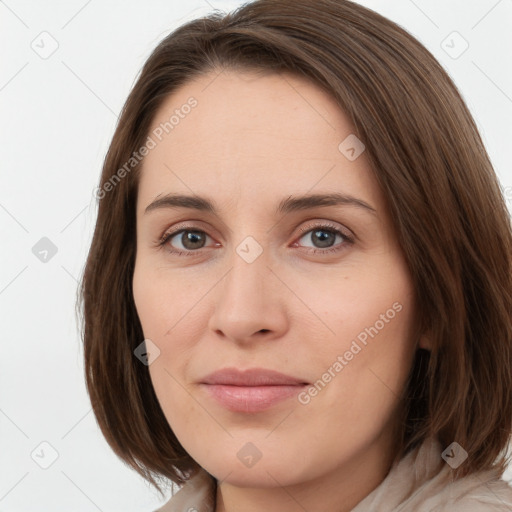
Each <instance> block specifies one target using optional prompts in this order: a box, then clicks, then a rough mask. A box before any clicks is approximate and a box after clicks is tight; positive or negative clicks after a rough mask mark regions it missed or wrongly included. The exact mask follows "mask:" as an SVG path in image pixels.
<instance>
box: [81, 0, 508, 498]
mask: <svg viewBox="0 0 512 512" xmlns="http://www.w3.org/2000/svg"><path fill="white" fill-rule="evenodd" d="M224 69H231V70H241V71H243V70H251V71H257V72H261V73H262V74H265V73H281V72H284V73H294V74H296V75H299V76H301V77H306V78H308V79H309V80H311V81H312V82H313V83H314V84H316V85H317V86H318V87H321V88H322V89H323V90H324V91H327V93H328V94H330V95H331V97H333V98H334V99H335V101H336V102H337V104H338V105H339V107H340V109H341V110H342V111H343V112H344V113H345V114H346V115H347V116H348V118H349V119H350V120H351V122H352V123H353V126H354V129H355V133H356V134H357V136H358V137H359V138H360V139H361V140H362V141H363V142H364V144H365V146H366V155H367V158H368V159H369V162H370V166H371V168H372V173H373V175H374V176H375V179H376V180H377V182H378V184H379V185H380V187H381V190H382V192H383V194H384V197H385V198H386V201H387V204H388V205H389V208H390V212H391V216H392V222H393V225H394V229H395V232H396V234H397V237H398V241H399V243H400V246H401V248H402V250H403V251H404V254H405V257H406V261H407V264H408V267H409V270H410V273H411V276H412V281H413V287H414V290H415V303H416V305H417V310H416V311H415V314H416V317H415V318H416V325H417V328H418V335H419V334H422V333H428V336H429V340H430V341H431V343H432V349H431V350H429V351H427V350H425V349H419V350H418V351H417V353H416V356H415V359H414V363H413V365H412V367H411V369H410V374H409V379H408V382H407V385H406V388H405V390H404V392H403V394H402V395H401V396H400V397H399V399H400V404H401V409H400V410H401V413H400V414H401V417H400V418H399V420H400V425H401V433H400V437H399V443H398V444H399V453H397V454H396V457H397V458H401V457H403V456H404V455H405V454H406V453H407V452H408V451H410V450H411V449H412V448H413V447H415V446H417V445H418V444H419V443H420V442H421V441H422V440H424V439H425V438H426V437H427V436H436V437H437V439H439V441H440V442H441V444H442V446H443V447H446V446H448V445H449V444H451V443H452V442H453V441H456V442H458V443H459V444H460V445H461V446H462V447H463V448H464V449H465V450H466V451H467V452H468V454H469V457H468V459H467V460H466V461H465V463H464V464H462V465H461V466H459V468H457V470H454V472H453V473H452V475H453V476H454V477H455V478H459V477H462V476H465V475H467V474H470V473H473V472H477V471H480V470H485V469H495V470H498V471H499V472H500V474H502V473H503V472H504V470H505V469H506V465H507V464H508V457H509V455H507V451H508V448H509V443H510V435H511V430H512V379H511V375H512V324H511V322H512V320H511V318H512V308H511V305H512V272H511V270H512V269H511V261H512V256H511V255H512V230H511V222H510V216H509V212H508V209H507V205H506V203H505V200H504V198H503V195H502V190H501V187H500V184H499V182H498V180H497V177H496V174H495V172H494V170H493V167H492V164H491V162H490V160H489V157H488V155H487V152H486V149H485V147H484V145H483V142H482V140H481V137H480V135H479V133H478V130H477V127H476V125H475V122H474V120H473V118H472V116H471V114H470V112H469V110H468V108H467V107H466V105H465V103H464V101H463V99H462V98H461V95H460V93H459V92H458V90H457V88H456V86H455V85H454V83H453V82H452V80H451V79H450V78H449V76H448V74H447V73H446V72H445V71H444V70H443V68H442V67H441V66H440V64H439V63H438V62H437V61H436V59H435V58H434V57H433V55H432V54H431V53H430V52H429V51H428V50H427V49H425V48H424V47H423V46H422V45H421V44H420V43H419V42H418V41H417V40H416V39H415V38H414V37H412V36H411V35H410V34H409V33H408V32H406V31H405V30H404V29H402V28H401V27H399V26H398V25H396V24H395V23H393V22H391V21H389V20H388V19H386V18H384V17H383V16H381V15H379V14H377V13H375V12H373V11H371V10H369V9H367V8H364V7H362V6H360V5H358V4H355V3H352V2H351V1H348V0H315V1H313V0H257V1H255V2H252V3H248V4H244V5H242V6H241V7H239V8H238V9H237V10H235V11H234V12H232V13H228V14H226V13H219V12H214V13H213V14H210V15H208V16H206V17H203V18H201V19H196V20H192V21H190V22H187V23H186V24H184V25H182V26H180V27H178V28H177V29H176V30H174V31H173V32H172V33H170V34H169V35H168V36H167V37H165V38H164V39H163V40H162V41H161V42H160V43H159V44H158V46H157V47H156V48H155V49H154V51H153V52H152V54H151V55H150V57H149V58H148V60H147V61H146V62H145V64H144V66H143V68H142V70H141V72H140V75H139V77H138V79H137V81H136V83H135V85H134V87H133V89H132V91H131V92H130V94H129V96H128V98H127V100H126V103H125V105H124V107H123V110H122V113H121V115H120V117H119V120H118V124H117V127H116V130H115V133H114V136H113V140H112V142H111V145H110V147H109V150H108V152H107V154H106V157H105V160H104V164H103V170H102V175H101V184H100V187H99V188H98V189H97V193H96V197H97V199H98V202H99V206H98V217H97V223H96V226H95V231H94V235H93V239H92V244H91V247H90V252H89V254H88V257H87V261H86V265H85V268H84V271H83V275H82V276H81V279H82V280H81V282H80V288H79V290H78V292H79V293H78V296H79V298H78V302H77V311H80V313H79V314H81V315H83V320H84V323H83V326H81V336H82V337H83V343H84V357H85V377H86V384H87V390H88V393H89V396H90V399H91V403H92V407H93V410H94V414H95V416H96V419H97V421H98V424H99V427H100V428H101V431H102V433H103V435H104V436H105V438H106V440H107V442H108V443H109V445H110V446H111V448H112V449H113V450H114V452H115V453H116V454H117V455H118V456H119V457H120V458H121V459H122V460H123V461H124V463H126V464H127V465H129V466H130V467H132V468H133V469H134V470H135V471H137V472H138V473H139V474H140V475H142V476H143V477H144V478H145V479H146V480H148V481H149V482H150V483H151V484H152V485H154V486H155V487H156V488H157V489H158V491H160V492H161V488H160V486H159V482H158V481H157V480H160V479H162V480H164V479H166V478H168V479H170V480H171V481H173V482H175V483H177V484H183V483H184V482H185V481H186V480H187V479H188V478H190V476H191V475H192V474H193V473H194V472H195V470H196V469H198V468H199V465H198V463H197V462H196V461H194V460H193V459H192V458H191V456H190V455H189V454H188V453H187V452H186V451H185V449H184V448H183V447H182V446H181V444H180V442H179V441H178V439H177V438H176V436H175V434H174V433H173V431H172V429H171V427H170V425H169V424H168V422H167V420H166V418H165V416H164V414H163V412H162V410H161V408H160V405H159V402H158V399H157V397H156V395H155V392H154V389H153V386H152V383H151V380H150V375H149V371H148V367H147V366H146V365H144V364H141V362H140V361H139V360H138V359H137V358H136V357H134V349H135V348H136V347H137V346H138V345H140V344H141V342H142V341H143V340H144V335H143V331H142V328H141V324H140V321H139V319H138V315H137V311H136V309H135V304H134V299H133V292H132V278H133V271H134V264H135V255H136V229H135V226H136V224H135V221H136V208H135V206H136V200H137V189H138V182H139V177H140V172H141V162H143V159H142V158H141V159H140V162H139V163H138V164H136V165H133V163H132V164H131V166H132V167H133V168H132V167H130V168H129V169H128V170H127V169H126V167H127V166H126V163H127V162H129V161H130V162H133V159H132V160H130V158H132V157H133V155H134V154H137V155H138V153H136V151H137V150H138V149H139V148H141V146H143V145H144V142H145V140H146V139H147V137H148V130H149V128H150V125H151V122H152V120H153V118H154V116H155V113H156V112H157V110H158V109H159V107H160V106H161V104H162V103H163V101H164V100H165V99H166V97H167V96H168V95H169V94H171V93H172V92H173V91H175V90H176V89H177V88H178V87H180V86H181V85H183V84H186V82H187V81H188V80H190V79H192V78H193V77H195V76H197V75H200V74H204V73H206V72H209V71H218V72H219V73H220V72H222V71H223V70H224ZM199 108H200V107H199ZM340 142H341V141H340ZM123 166H124V167H123ZM123 169H124V172H122V170H123ZM411 341H413V340H411Z"/></svg>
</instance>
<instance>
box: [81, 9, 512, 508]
mask: <svg viewBox="0 0 512 512" xmlns="http://www.w3.org/2000/svg"><path fill="white" fill-rule="evenodd" d="M97 197H98V199H99V212H98V220H97V225H96V230H95V233H94V238H93V241H92V246H91V249H90V254H89V257H88V260H87V265H86V268H85V271H84V276H83V282H82V288H81V293H82V298H83V315H84V319H85V324H84V333H83V336H84V347H85V363H86V379H87V386H88V390H89V393H90V396H91V401H92V405H93V408H94V412H95V415H96V417H97V419H98V422H99V425H100V427H101V429H102V432H103V434H104V435H105V437H106V439H107V441H108V442H109V444H110V445H111V446H112V448H113V450H114V451H115V452H116V453H117V454H118V455H119V456H120V457H121V458H122V459H123V460H124V461H125V462H127V463H128V464H130V465H131V466H132V467H133V468H134V469H135V470H136V471H138V472H139V473H140V474H142V475H143V476H144V477H145V478H147V479H148V480H149V481H150V482H151V483H153V484H154V485H155V486H157V488H158V489H159V490H160V489H161V488H160V485H159V481H161V480H162V479H163V478H168V479H170V480H172V481H173V482H175V483H177V484H180V485H181V484H183V488H182V489H181V490H180V491H179V492H178V493H177V494H176V496H175V497H173V498H171V500H170V501H169V502H168V503H167V504H166V505H165V506H164V507H162V508H161V509H160V510H161V511H174V510H190V511H192V510H197V511H214V510H215V511H216V512H231V511H241V510H242V511H244V512H249V511H259V510H267V511H272V510H280V511H283V510H284V511H295V510H309V511H314V510H336V511H340V512H348V511H357V512H366V511H370V510H371V511H382V512H384V511H391V510H401V511H406V510H407V511H408V510H411V511H424V512H427V511H433V510H436V511H441V510H450V511H454V510H461V511H462V510H464V511H467V510H470V511H484V510H486V511H487V510H496V511H505V510H510V509H511V507H512V489H511V488H510V487H509V486H507V484H506V482H504V481H503V480H501V476H502V474H503V471H504V469H505V467H506V464H507V462H508V460H507V458H506V455H507V448H508V447H509V439H510V434H511V423H512V382H511V379H510V376H511V370H512V351H511V348H512V324H511V312H512V311H511V309H512V308H511V300H512V274H511V254H512V252H511V251H512V234H511V225H510V220H509V216H508V211H507V208H506V205H505V202H504V200H503V198H502V195H501V191H500V187H499V184H498V181H497V178H496V175H495V173H494V171H493V168H492V166H491V163H490V161H489V158H488V156H487V153H486V151H485V148H484V146H483V144H482V141H481V138H480V136H479V134H478V132H477V129H476V127H475V124H474V121H473V119H472V117H471V115H470V113H469V111H468V109H467V108H466V106H465V104H464V102H463V100H462V99H461V97H460V95H459V93H458V92H457V89H456V87H455V86H454V84H453V83H452V81H451V80H450V79H449V77H448V76H447V74H446V73H445V72H444V71H443V70H442V68H441V67H440V65H439V64H438V63H437V61H436V60H435V59H434V58H433V56H432V55H431V54H430V53H429V52H428V51H427V50H426V49H425V48H424V47H423V46H422V45H421V44H420V43H419V42H418V41H416V40H415V39H414V38H413V37H411V36H410V35H409V34H408V33H406V32H405V31H404V30H402V29H401V28H399V27H398V26H397V25H395V24H394V23H392V22H390V21H388V20H386V19H385V18H383V17H382V16H380V15H378V14H376V13H374V12H372V11H370V10H368V9H365V8H363V7H361V6H359V5H357V4H353V3H351V2H348V1H339V0H337V1H334V0H317V1H315V2H313V1H312V0H293V1H291V0H259V1H255V2H253V3H250V4H247V5H244V6H242V7H241V8H240V9H238V10H237V11H235V12H234V13H232V14H228V15H225V16H222V15H220V14H215V15H211V16H209V17H206V18H202V19H199V20H194V21H192V22H189V23H187V24H186V25H184V26H182V27H180V28H178V29H177V30H176V31H174V32H173V33H172V34H170V35H169V36H168V37H166V38H165V39H164V40H163V41H162V42H161V43H160V44H159V45H158V47H157V48H156V49H155V51H154V52H153V54H152V55H151V56H150V58H149V59H148V61H147V62H146V64H145V65H144V68H143V70H142V73H141V75H140V77H139V79H138V81H137V83H136V84H135V86H134V88H133V90H132V92H131V93H130V96H129V98H128V100H127V102H126V104H125V107H124V110H123V112H122V115H121V117H120V120H119V124H118V127H117V129H116V132H115V135H114V138H113V141H112V143H111V146H110V148H109V151H108V154H107V157H106V160H105V163H104V168H103V173H102V177H101V184H100V187H99V188H98V191H97Z"/></svg>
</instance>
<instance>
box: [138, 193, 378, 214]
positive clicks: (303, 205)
mask: <svg viewBox="0 0 512 512" xmlns="http://www.w3.org/2000/svg"><path fill="white" fill-rule="evenodd" d="M337 205H344V206H355V207H357V208H360V209H362V210H365V211H367V212H370V213H372V214H373V215H376V214H377V211H376V210H375V208H373V207H372V206H370V205H369V204H368V203H366V202H365V201H363V200H362V199H358V198H356V197H353V196H350V195H347V194H340V193H335V192H333V193H329V194H311V195H304V196H298V197H293V196H289V197H287V198H285V199H283V200H282V201H281V202H280V203H279V205H278V206H277V208H276V211H275V213H276V214H286V213H291V212H295V211H300V210H308V209H311V208H317V207H322V206H337ZM161 208H189V209H192V210H199V211H204V212H207V213H212V214H214V215H216V214H217V211H218V208H217V207H216V205H215V202H214V201H212V200H211V199H208V198H207V197H201V196H197V195H190V196H189V195H183V194H173V193H171V194H166V195H165V196H163V197H160V198H158V199H155V200H154V201H153V202H152V203H151V204H149V205H148V206H147V207H146V209H145V211H144V214H146V213H149V212H151V211H153V210H157V209H161Z"/></svg>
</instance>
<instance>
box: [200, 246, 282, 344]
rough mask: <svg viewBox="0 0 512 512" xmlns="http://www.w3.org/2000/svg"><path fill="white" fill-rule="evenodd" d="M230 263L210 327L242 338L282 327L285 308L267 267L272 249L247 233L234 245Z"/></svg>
mask: <svg viewBox="0 0 512 512" xmlns="http://www.w3.org/2000/svg"><path fill="white" fill-rule="evenodd" d="M228 265H229V271H228V273H227V275H225V278H224V279H223V284H222V285H221V286H220V287H219V290H218V293H217V294H216V297H215V304H214V306H213V308H214V311H213V314H212V316H211V318H210V328H211V329H213V330H214V331H217V332H222V333H223V334H224V335H225V336H226V337H228V338H231V339H232V340H239V341H244V340H248V339H250V337H251V336H252V335H253V334H255V333H257V332H259V331H261V330H266V331H269V330H270V331H280V330H281V329H282V328H283V327H284V325H285V319H284V316H283V313H284V311H283V309H282V307H281V306H282V305H280V304H278V302H279V294H278V293H277V289H276V283H273V282H272V272H271V271H270V270H269V268H268V267H270V266H271V258H270V252H269V251H268V250H267V249H266V248H265V247H264V246H263V244H260V243H259V242H258V241H257V240H256V237H252V236H246V237H245V238H244V239H243V240H242V241H241V242H240V243H239V244H238V245H236V246H234V247H233V252H232V254H231V255H230V257H229V258H228ZM274 280H275V279H274ZM277 286H278V285H277Z"/></svg>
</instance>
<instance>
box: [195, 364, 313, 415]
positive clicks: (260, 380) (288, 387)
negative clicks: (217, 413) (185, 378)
mask: <svg viewBox="0 0 512 512" xmlns="http://www.w3.org/2000/svg"><path fill="white" fill-rule="evenodd" d="M199 384H200V385H201V387H202V388H204V389H205V390H206V391H207V393H208V395H209V396H210V397H211V398H213V399H214V400H216V401H217V402H218V403H219V404H220V405H221V406H223V407H224V408H226V409H228V410H230V411H232V412H245V413H254V412H261V411H264V410H267V409H269V408H271V407H272V406H274V405H276V404H278V403H280V402H282V401H284V400H287V399H290V398H292V397H294V396H296V395H297V394H298V393H300V391H302V390H303V389H304V388H305V387H306V386H308V385H309V383H308V382H305V381H304V380H303V379H299V378H296V377H292V376H290V375H285V374H283V373H280V372H276V371H274V370H267V369H263V368H251V369H249V370H245V371H240V370H238V369H236V368H225V369H223V370H219V371H216V372H214V373H212V374H210V375H208V376H207V377H205V378H204V379H202V380H201V382H200V383H199Z"/></svg>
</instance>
